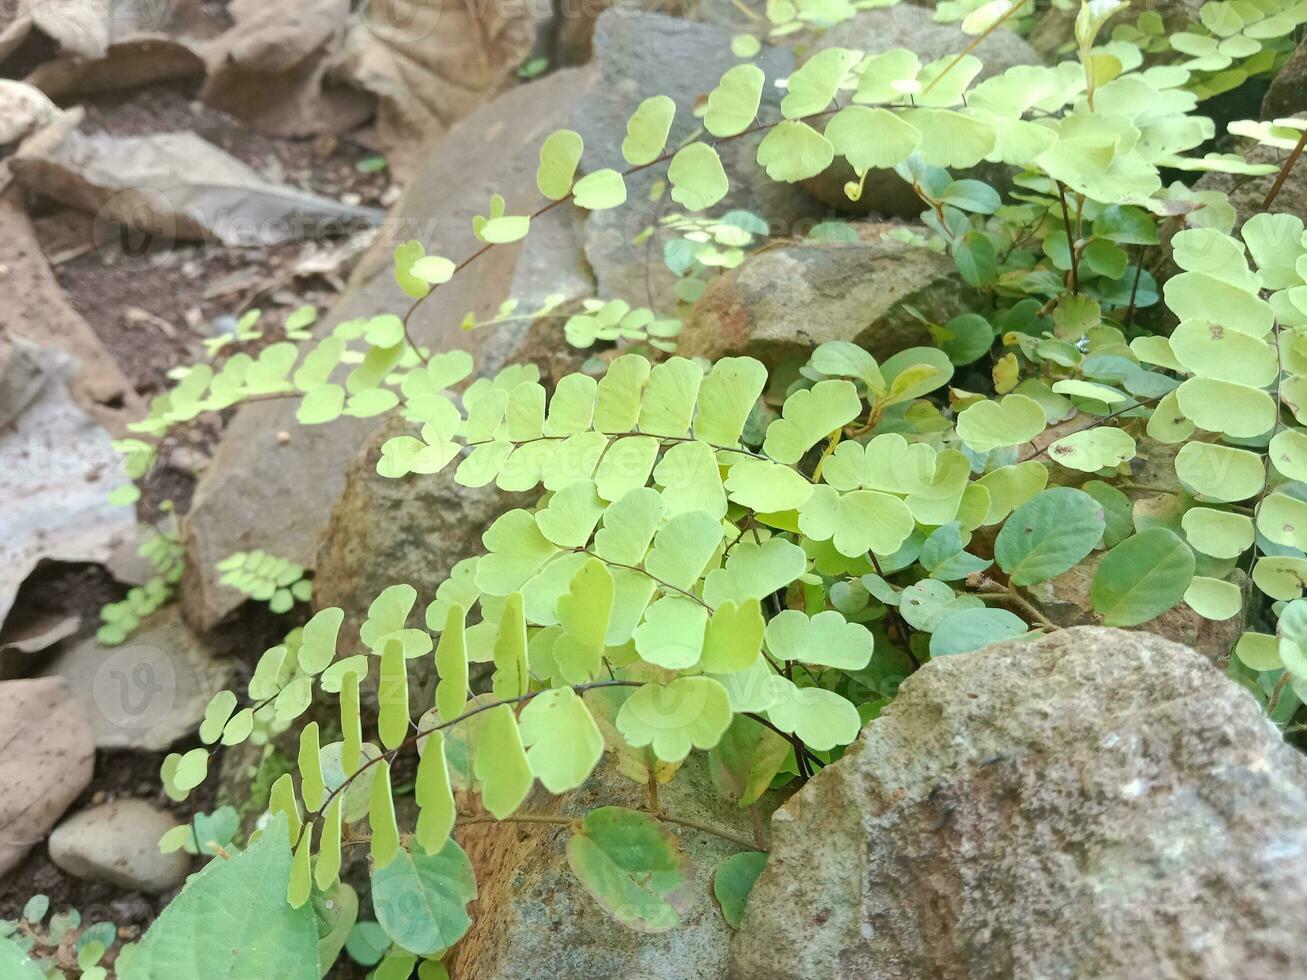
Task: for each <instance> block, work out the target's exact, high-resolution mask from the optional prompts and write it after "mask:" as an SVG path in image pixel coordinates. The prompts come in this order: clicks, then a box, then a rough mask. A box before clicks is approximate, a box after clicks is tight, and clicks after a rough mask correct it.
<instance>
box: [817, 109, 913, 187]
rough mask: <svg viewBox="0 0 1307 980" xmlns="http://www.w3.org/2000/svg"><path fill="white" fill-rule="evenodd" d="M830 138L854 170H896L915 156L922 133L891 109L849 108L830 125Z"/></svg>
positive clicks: (828, 127)
mask: <svg viewBox="0 0 1307 980" xmlns="http://www.w3.org/2000/svg"><path fill="white" fill-rule="evenodd" d="M825 135H826V139H828V140H830V142H831V146H832V147H833V148H834V150H835V152H836V153H837V154H839V155H840V156H842V157H844V158H845V159H846V160H848V161H849V166H851V167H853V169H854V170H858V171H865V170H874V169H877V168H888V167H895V166H898V165H899V164H900V163H902V162H903V161H904V160H906V159H907V158H908V157H910V156H912V152H913V151H914V150H915V149H916V148H917V147H918V146H919V145H920V143H921V134H920V133H919V132H917V131H916V130H915V129H913V128H912V126H910V125H908V124H907V123H905V122H904V121H903V120H902V119H900V118H899V117H898V116H897V115H896V114H895V113H893V112H890V111H889V110H888V109H868V108H866V107H865V106H856V105H851V106H846V107H845V108H843V109H841V110H840V111H839V112H837V113H836V114H835V115H834V116H833V117H832V118H831V120H830V122H828V123H827V124H826V134H825Z"/></svg>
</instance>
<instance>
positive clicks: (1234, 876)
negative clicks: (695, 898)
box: [732, 628, 1307, 980]
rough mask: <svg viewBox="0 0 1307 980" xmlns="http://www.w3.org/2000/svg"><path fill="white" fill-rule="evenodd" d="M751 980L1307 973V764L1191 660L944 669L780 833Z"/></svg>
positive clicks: (1029, 661)
mask: <svg viewBox="0 0 1307 980" xmlns="http://www.w3.org/2000/svg"><path fill="white" fill-rule="evenodd" d="M772 830H773V838H772V849H771V857H770V860H769V862H768V865H767V868H766V870H765V871H764V872H763V874H762V876H761V878H760V879H759V881H758V884H757V886H756V887H755V889H754V891H753V894H752V896H751V898H750V902H749V908H748V913H747V915H746V918H745V922H744V924H743V928H742V929H741V931H740V932H739V933H738V935H737V936H736V939H735V941H734V947H733V953H732V975H733V976H736V977H741V978H746V977H747V978H754V977H760V976H765V977H768V978H777V980H783V978H799V977H804V978H808V977H811V978H820V980H843V978H852V977H858V978H882V977H884V978H909V977H937V978H941V980H952V978H963V977H965V978H969V980H980V978H991V977H992V978H1000V977H1001V978H1008V977H1014V976H1016V977H1050V978H1051V977H1063V978H1077V977H1094V978H1096V980H1112V978H1120V980H1127V978H1131V980H1133V978H1138V977H1149V978H1159V980H1160V978H1189V977H1222V978H1228V980H1239V978H1269V977H1279V976H1287V975H1292V974H1295V973H1296V972H1298V967H1295V966H1293V964H1294V963H1299V964H1300V963H1301V962H1302V961H1303V958H1304V956H1307V936H1305V935H1304V933H1303V931H1302V928H1301V921H1300V918H1301V917H1300V915H1299V909H1301V907H1302V903H1303V901H1304V900H1307V760H1304V759H1303V758H1302V756H1301V755H1299V754H1298V752H1297V751H1296V750H1294V749H1293V748H1292V747H1290V746H1288V745H1286V744H1285V743H1284V742H1283V741H1282V740H1281V738H1280V736H1279V734H1278V733H1277V732H1276V730H1275V729H1274V728H1273V727H1272V726H1271V725H1270V724H1269V723H1268V722H1267V721H1266V720H1265V719H1264V718H1262V716H1261V713H1260V710H1259V708H1258V706H1257V704H1256V702H1255V701H1254V700H1253V699H1252V697H1250V696H1249V695H1248V693H1247V692H1245V691H1243V690H1242V689H1241V688H1239V687H1238V686H1237V685H1236V684H1235V683H1234V682H1233V681H1230V680H1228V679H1227V678H1225V677H1223V676H1221V674H1220V673H1219V672H1217V671H1216V670H1215V669H1213V668H1212V667H1211V665H1209V664H1208V663H1207V662H1206V661H1204V660H1203V659H1202V658H1201V657H1200V656H1198V655H1197V654H1196V653H1194V652H1193V651H1191V650H1188V649H1185V648H1184V647H1182V646H1179V645H1177V644H1174V643H1170V642H1168V641H1165V640H1162V639H1160V638H1157V637H1153V636H1149V635H1147V634H1139V633H1125V632H1121V631H1117V630H1106V629H1095V628H1080V629H1072V630H1065V631H1062V632H1059V633H1056V634H1053V635H1051V636H1047V637H1044V638H1041V639H1039V640H1036V641H1034V642H1023V641H1011V642H1008V643H1003V644H998V645H995V646H992V647H989V648H987V649H985V650H981V651H977V652H975V653H968V654H962V655H959V656H953V657H944V658H940V659H939V660H935V661H931V662H930V663H928V664H926V665H925V667H923V668H922V669H921V670H920V671H919V672H917V673H916V674H915V675H913V676H912V677H911V678H909V679H908V681H907V682H906V683H905V684H904V685H903V688H902V690H901V692H900V694H899V696H898V698H897V700H895V702H894V703H893V704H892V705H891V706H890V707H889V708H887V709H886V711H885V713H884V714H882V715H881V716H880V718H878V719H877V720H875V721H873V722H872V723H871V724H870V725H869V726H868V727H867V729H866V730H865V731H864V732H863V734H862V736H861V738H860V740H859V741H858V742H857V743H856V745H855V746H854V747H853V748H852V749H851V750H850V751H849V752H848V754H846V755H845V756H844V758H843V759H842V760H840V761H839V762H837V763H835V764H834V765H831V766H829V767H827V768H826V769H825V770H823V771H822V772H821V773H820V774H819V775H818V776H817V777H816V778H815V779H813V780H812V781H811V782H810V783H809V784H808V785H807V786H806V787H805V788H804V789H803V790H801V791H800V792H799V793H798V794H797V795H796V796H794V797H793V798H792V799H791V800H790V801H789V802H788V803H787V804H786V805H785V806H784V807H782V808H781V809H780V810H779V811H777V813H776V815H775V816H774V818H773V820H772Z"/></svg>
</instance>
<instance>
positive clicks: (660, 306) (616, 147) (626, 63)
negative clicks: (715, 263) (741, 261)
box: [572, 9, 825, 311]
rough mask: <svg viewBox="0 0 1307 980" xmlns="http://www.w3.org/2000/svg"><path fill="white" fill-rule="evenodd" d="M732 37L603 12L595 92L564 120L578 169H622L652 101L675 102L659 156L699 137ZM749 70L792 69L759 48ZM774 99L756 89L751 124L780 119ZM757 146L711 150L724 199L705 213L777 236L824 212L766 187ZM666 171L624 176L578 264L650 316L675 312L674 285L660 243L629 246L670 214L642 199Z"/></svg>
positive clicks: (606, 292)
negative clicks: (746, 221) (758, 220)
mask: <svg viewBox="0 0 1307 980" xmlns="http://www.w3.org/2000/svg"><path fill="white" fill-rule="evenodd" d="M734 33H735V32H733V31H731V30H729V29H727V28H725V27H717V26H714V25H712V24H702V23H695V22H693V21H688V20H680V19H677V18H673V17H664V16H662V15H660V14H638V13H632V12H630V11H625V10H620V9H610V10H606V11H605V12H604V13H603V15H602V16H600V18H599V22H598V26H597V28H596V30H595V35H594V45H595V69H596V71H597V73H598V75H597V79H596V84H595V85H593V86H592V87H591V89H590V91H589V92H588V94H587V95H586V97H585V98H584V99H582V100H581V102H580V103H579V104H578V106H577V108H576V110H575V112H574V113H573V117H572V127H573V128H574V129H575V130H577V132H579V133H580V134H581V135H582V137H584V139H585V147H586V149H585V156H584V158H583V159H582V162H581V167H582V169H583V170H586V171H594V170H599V169H602V168H604V167H613V168H615V169H617V170H624V169H626V166H627V164H626V162H625V160H624V159H623V157H622V152H621V146H622V137H623V136H624V135H625V133H626V122H627V120H628V119H629V118H630V116H631V114H632V113H633V112H635V110H636V108H637V107H638V106H639V105H640V103H641V102H642V101H643V100H644V99H646V98H648V97H649V96H652V95H666V96H668V97H669V98H671V99H672V100H673V101H674V102H675V103H676V117H675V119H674V121H673V123H672V129H671V133H670V135H669V136H668V139H667V147H668V148H669V149H675V148H676V147H678V146H680V145H682V144H683V143H686V142H689V141H690V140H691V139H694V138H695V137H696V136H701V135H702V123H701V121H700V120H699V119H698V118H696V117H695V115H694V110H695V108H696V106H699V105H700V104H701V103H702V102H703V100H705V99H706V98H707V96H708V93H710V92H711V91H712V90H713V89H714V88H716V86H717V83H718V81H719V80H720V78H721V76H722V74H723V73H724V72H725V71H726V70H727V69H729V68H730V67H731V66H732V65H735V64H738V63H739V59H738V58H736V57H734V56H733V55H732V54H731V37H732V35H733V34H734ZM756 63H757V65H758V67H760V68H761V69H762V70H763V72H765V73H766V75H767V78H768V79H773V80H774V79H778V78H785V77H786V76H788V75H789V74H790V72H791V71H792V70H793V69H794V55H793V54H792V53H791V52H790V51H789V50H787V49H785V48H780V47H767V48H764V49H763V51H762V53H761V54H759V55H758V57H757V59H756ZM782 94H783V93H782V92H781V91H780V90H778V89H777V88H776V87H775V86H773V85H770V84H768V85H767V86H766V87H765V88H764V89H763V100H762V104H761V105H760V106H759V108H758V119H759V121H760V122H769V121H775V120H779V119H780V98H781V95H782ZM761 140H762V136H761V135H760V134H759V135H750V136H742V137H740V138H738V139H730V140H724V141H720V142H719V143H718V147H717V149H718V152H719V153H720V155H721V158H722V165H723V167H724V168H725V170H726V173H727V175H728V177H729V178H730V181H731V191H730V193H729V194H728V195H727V196H726V198H725V199H724V200H723V201H722V202H721V203H719V204H717V205H715V206H714V207H713V209H712V213H714V214H721V213H723V212H725V211H727V210H729V209H731V208H746V209H748V210H750V211H753V212H754V213H756V214H758V215H760V216H761V217H762V218H763V219H764V220H766V221H767V222H768V224H769V225H770V226H771V227H772V228H773V229H778V230H780V231H781V232H782V233H786V234H788V233H789V232H791V231H792V230H793V229H794V228H795V227H796V226H798V225H799V224H800V222H802V221H804V220H805V219H806V220H807V221H809V222H813V223H815V220H816V218H817V217H818V216H819V215H820V214H822V213H824V211H825V209H824V208H820V207H818V206H816V205H815V204H814V203H813V202H812V201H811V200H810V199H809V198H808V196H807V195H806V194H804V193H803V191H802V190H800V189H799V188H798V187H796V186H794V185H792V184H783V183H777V182H775V181H773V180H771V179H770V178H769V177H768V176H767V174H766V172H765V171H764V170H763V168H762V167H760V166H759V165H758V163H757V162H756V159H755V157H756V154H757V148H758V144H759V142H761ZM666 170H667V168H666V167H665V166H658V167H650V168H648V169H647V170H644V171H641V172H639V173H636V174H632V175H631V176H630V177H628V178H627V200H626V203H625V204H624V205H623V206H622V207H620V208H613V209H611V210H606V211H595V212H592V213H591V214H589V215H588V216H587V217H586V221H585V255H586V259H587V260H588V261H589V263H590V266H591V267H592V268H593V269H594V273H595V278H596V282H597V287H598V295H599V296H600V297H601V298H603V299H623V300H626V301H627V302H629V303H631V304H632V305H633V306H651V307H653V308H654V309H656V310H660V311H661V310H668V309H671V308H672V307H674V306H675V302H676V298H675V294H674V293H673V287H674V285H675V283H676V277H675V275H673V274H672V272H671V271H670V270H669V269H667V268H666V267H665V266H664V265H663V263H662V261H661V258H662V248H661V243H660V242H658V241H657V240H656V239H657V236H655V242H654V245H655V246H656V247H654V248H651V247H650V245H649V244H647V243H646V242H645V241H644V240H643V239H640V238H639V237H638V236H639V235H640V233H641V231H643V230H644V229H645V228H649V227H654V228H657V226H658V219H659V216H660V215H662V214H666V213H668V212H669V211H674V210H675V209H676V208H675V205H672V204H671V202H670V201H669V200H662V199H658V200H653V199H651V197H650V193H649V192H650V189H651V188H652V187H653V185H654V184H655V183H656V182H657V181H660V180H663V179H664V178H665V176H666ZM665 196H666V195H664V197H665Z"/></svg>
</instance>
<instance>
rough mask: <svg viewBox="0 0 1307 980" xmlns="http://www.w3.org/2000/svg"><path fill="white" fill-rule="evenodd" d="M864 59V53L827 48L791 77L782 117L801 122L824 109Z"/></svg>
mask: <svg viewBox="0 0 1307 980" xmlns="http://www.w3.org/2000/svg"><path fill="white" fill-rule="evenodd" d="M861 60H862V52H861V51H851V50H849V49H847V48H826V49H825V50H823V51H819V52H817V53H816V54H814V55H813V56H812V57H811V58H809V59H808V60H807V61H805V62H804V63H803V65H802V67H800V68H799V70H798V71H796V72H794V73H793V74H791V75H790V78H789V81H788V83H787V85H786V95H785V98H783V99H782V100H781V115H783V116H784V117H785V118H786V119H798V118H799V117H801V116H811V115H814V114H816V113H818V112H821V111H822V110H824V109H825V108H826V107H827V106H828V105H830V102H831V99H833V98H835V90H836V89H837V88H838V87H839V84H840V82H842V81H843V80H844V76H845V75H847V74H848V72H849V69H850V68H852V67H853V66H854V65H855V64H857V63H858V62H859V61H861Z"/></svg>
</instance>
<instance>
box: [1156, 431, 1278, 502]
mask: <svg viewBox="0 0 1307 980" xmlns="http://www.w3.org/2000/svg"><path fill="white" fill-rule="evenodd" d="M1175 475H1176V476H1178V477H1179V478H1180V480H1181V482H1183V483H1184V485H1185V486H1186V487H1188V488H1189V489H1190V490H1192V491H1193V492H1194V493H1195V494H1198V495H1199V496H1200V498H1201V499H1205V500H1210V501H1215V502H1218V503H1227V502H1231V501H1235V500H1246V499H1247V498H1249V497H1252V496H1254V495H1255V494H1257V493H1258V492H1260V491H1261V489H1262V486H1263V485H1264V484H1265V482H1266V467H1265V464H1264V463H1263V462H1262V457H1261V456H1259V455H1258V454H1257V453H1253V452H1249V451H1248V450H1246V449H1235V448H1233V447H1231V446H1218V445H1214V444H1212V443H1206V442H1189V443H1185V445H1184V446H1182V447H1181V448H1180V452H1179V453H1177V454H1176V457H1175Z"/></svg>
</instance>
